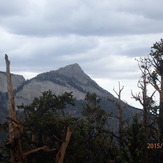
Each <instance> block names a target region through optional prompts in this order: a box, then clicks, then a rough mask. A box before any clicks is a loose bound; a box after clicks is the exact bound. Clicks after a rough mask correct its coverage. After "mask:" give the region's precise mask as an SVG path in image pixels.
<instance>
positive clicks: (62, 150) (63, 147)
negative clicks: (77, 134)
mask: <svg viewBox="0 0 163 163" xmlns="http://www.w3.org/2000/svg"><path fill="white" fill-rule="evenodd" d="M71 135H72V131H71V129H70V128H69V127H67V133H66V137H65V141H64V142H63V143H62V145H61V147H60V149H59V151H58V153H57V156H56V160H55V162H56V163H63V160H64V156H65V152H66V149H67V146H68V144H69V142H70V138H71Z"/></svg>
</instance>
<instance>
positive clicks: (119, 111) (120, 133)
mask: <svg viewBox="0 0 163 163" xmlns="http://www.w3.org/2000/svg"><path fill="white" fill-rule="evenodd" d="M118 84H119V88H118V91H116V90H115V89H113V91H114V92H115V94H116V95H117V97H118V100H115V99H113V98H108V100H109V101H111V102H112V103H114V104H115V106H116V108H117V114H118V115H117V118H118V136H116V137H117V138H119V144H120V146H123V137H124V134H123V126H124V120H123V111H124V109H125V108H126V107H127V104H123V105H122V101H121V95H122V91H123V89H124V86H122V87H121V85H120V82H119V83H118Z"/></svg>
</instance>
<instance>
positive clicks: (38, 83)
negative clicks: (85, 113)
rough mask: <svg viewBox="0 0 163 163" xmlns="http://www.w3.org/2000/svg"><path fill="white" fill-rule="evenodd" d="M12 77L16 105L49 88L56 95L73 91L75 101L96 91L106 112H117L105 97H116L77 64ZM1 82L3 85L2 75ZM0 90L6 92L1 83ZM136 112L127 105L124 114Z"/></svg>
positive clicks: (81, 99) (30, 100)
mask: <svg viewBox="0 0 163 163" xmlns="http://www.w3.org/2000/svg"><path fill="white" fill-rule="evenodd" d="M3 75H4V74H3ZM0 77H1V76H0ZM1 78H2V77H1ZM12 78H13V85H14V89H15V90H14V92H15V103H16V105H20V104H22V103H24V104H30V103H31V102H32V101H33V99H34V97H39V96H41V95H42V92H44V91H48V90H51V91H52V92H53V93H55V94H56V95H59V94H62V93H64V92H73V95H74V97H75V98H76V100H77V101H83V100H84V97H85V95H86V93H96V94H97V96H99V97H100V98H101V99H102V100H101V103H102V104H101V105H102V107H103V108H104V109H105V110H106V111H107V112H112V113H113V114H115V115H116V114H117V113H116V107H115V105H114V104H113V103H111V102H109V101H108V100H107V98H108V97H110V98H112V99H115V100H117V99H116V98H115V97H114V96H113V95H112V94H110V93H109V92H107V91H106V90H104V89H103V88H101V87H100V86H99V85H98V84H97V83H96V82H95V81H93V80H92V79H91V78H90V77H89V76H88V75H87V74H85V73H84V72H83V70H82V69H81V68H80V66H79V65H78V64H72V65H69V66H66V67H63V68H60V69H58V70H55V71H50V72H46V73H42V74H39V75H37V76H36V77H34V78H32V79H30V80H27V81H25V80H24V78H23V77H22V76H18V75H12ZM0 82H1V79H0ZM3 83H4V85H5V79H4V77H3ZM0 92H1V94H2V95H3V94H5V92H6V89H4V88H1V85H0ZM122 104H124V103H123V102H122ZM76 108H77V107H76ZM73 112H74V111H73ZM79 112H80V111H79V110H77V109H76V110H75V114H78V113H79ZM136 112H140V111H139V110H138V109H135V108H133V107H130V106H129V107H127V109H126V111H125V113H124V114H125V115H127V116H129V117H131V115H133V114H135V113H136Z"/></svg>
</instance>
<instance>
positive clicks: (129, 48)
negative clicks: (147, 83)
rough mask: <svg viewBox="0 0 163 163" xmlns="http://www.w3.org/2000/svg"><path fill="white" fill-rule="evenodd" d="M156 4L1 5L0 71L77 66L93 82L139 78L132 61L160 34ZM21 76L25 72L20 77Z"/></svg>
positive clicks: (53, 0)
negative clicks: (7, 64) (7, 65)
mask: <svg viewBox="0 0 163 163" xmlns="http://www.w3.org/2000/svg"><path fill="white" fill-rule="evenodd" d="M162 4H163V2H162V1H161V0H158V1H157V2H156V1H154V0H143V1H141V0H124V1H118V0H117V1H116V0H96V1H94V0H78V1H76V0H63V1H58V0H48V1H46V0H40V1H34V0H27V1H21V0H15V1H9V0H6V1H2V0H0V35H1V37H0V45H1V46H0V61H1V64H0V69H1V70H5V64H4V54H5V53H7V54H8V55H9V58H10V60H11V66H12V67H11V68H12V71H14V72H28V73H29V72H30V73H32V72H36V73H40V72H45V71H50V70H53V69H57V68H59V67H63V66H65V65H67V64H71V63H76V62H77V63H79V64H80V65H81V67H82V68H83V69H84V71H85V72H86V73H88V74H90V75H91V76H93V77H94V78H100V79H102V78H110V79H117V80H121V79H128V80H131V79H132V80H133V79H137V77H138V75H139V73H138V67H137V63H136V61H135V60H134V58H135V57H140V56H145V55H147V54H148V53H149V51H150V47H151V46H152V44H153V43H155V42H156V41H159V39H160V38H161V37H162V34H163V29H162V26H163V16H162V15H163V10H162V6H163V5H162ZM24 74H25V73H24Z"/></svg>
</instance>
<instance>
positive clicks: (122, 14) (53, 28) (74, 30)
mask: <svg viewBox="0 0 163 163" xmlns="http://www.w3.org/2000/svg"><path fill="white" fill-rule="evenodd" d="M147 2H148V1H146V0H145V1H144V2H142V1H140V0H138V1H135V0H125V2H123V3H122V2H119V1H113V0H111V1H105V0H102V1H101V0H96V2H94V1H92V0H87V1H76V0H66V1H62V2H61V1H57V0H55V1H52V0H49V1H45V0H41V1H39V3H37V2H34V1H32V0H29V1H26V3H25V4H24V3H23V2H20V4H19V3H17V4H18V7H17V6H16V5H13V6H16V7H17V8H18V9H17V8H16V7H15V10H14V9H13V11H10V12H9V11H8V8H7V5H5V4H4V3H3V4H2V6H4V7H5V10H4V11H3V13H6V15H7V13H10V14H13V15H14V14H15V15H17V16H14V17H13V16H11V17H8V18H7V19H5V18H4V19H2V20H3V21H2V26H3V27H4V28H6V29H7V30H8V31H9V32H12V33H15V34H19V35H27V36H41V37H43V36H44V37H45V36H51V35H55V36H57V35H69V34H77V35H83V36H88V35H92V36H93V35H99V36H107V35H110V36H113V35H117V34H119V35H124V34H143V33H159V32H162V26H163V21H162V18H161V17H162V16H161V15H163V14H162V9H161V6H162V5H161V4H162V2H161V0H159V1H157V3H156V2H155V1H154V0H153V1H150V3H147ZM1 3H2V2H1ZM155 6H156V7H155ZM153 13H154V14H153ZM155 17H159V19H155Z"/></svg>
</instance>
